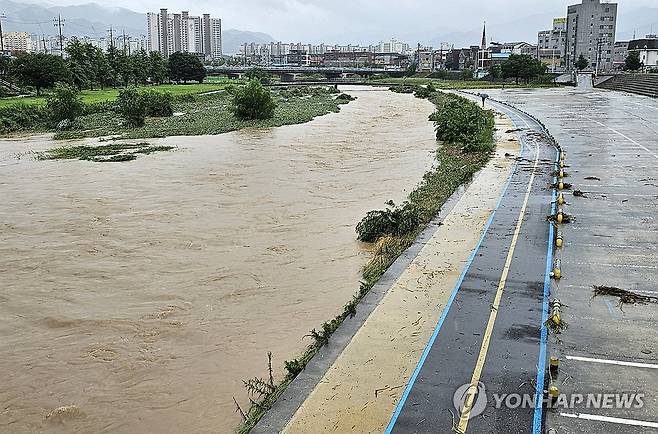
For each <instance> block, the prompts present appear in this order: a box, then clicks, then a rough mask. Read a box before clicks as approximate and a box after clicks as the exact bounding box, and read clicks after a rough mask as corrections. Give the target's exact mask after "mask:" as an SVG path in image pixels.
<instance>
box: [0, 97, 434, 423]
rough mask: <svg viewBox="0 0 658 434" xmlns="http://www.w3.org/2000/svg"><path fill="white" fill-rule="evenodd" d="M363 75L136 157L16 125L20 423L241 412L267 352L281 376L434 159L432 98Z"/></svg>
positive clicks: (13, 226) (0, 161)
mask: <svg viewBox="0 0 658 434" xmlns="http://www.w3.org/2000/svg"><path fill="white" fill-rule="evenodd" d="M348 93H350V94H352V95H354V96H357V97H358V99H357V100H356V101H353V102H351V103H350V104H349V105H346V106H343V107H342V109H341V112H340V113H337V114H330V115H327V116H323V117H320V118H317V119H316V120H314V121H312V122H310V123H307V124H302V125H292V126H286V127H280V128H273V129H260V130H253V129H252V130H242V131H236V132H233V133H228V134H223V135H218V136H195V137H169V138H165V139H151V140H147V141H148V142H150V143H152V144H154V145H173V146H177V147H178V149H177V150H175V151H173V152H162V153H156V154H152V155H145V156H141V157H139V158H137V159H136V160H135V161H130V162H122V163H94V162H90V161H79V160H59V161H38V160H36V159H34V158H33V156H31V155H30V153H29V151H44V150H46V149H49V148H52V147H55V146H61V143H59V142H57V143H55V142H52V141H51V140H49V139H48V138H47V137H45V136H35V137H30V138H21V139H10V140H2V141H0V168H1V170H2V181H1V182H2V195H3V207H2V222H1V224H2V231H0V238H1V240H0V257H1V258H2V260H0V279H1V280H2V282H3V291H2V293H1V294H0V336H2V340H0V372H2V373H3V380H2V384H3V387H2V389H1V390H0V401H2V402H3V403H4V407H3V411H2V412H0V431H11V432H14V433H22V432H35V431H39V432H72V431H76V432H89V433H91V432H93V433H98V432H140V431H148V432H163V433H165V432H196V433H199V432H229V431H231V430H232V429H233V427H234V426H235V425H236V424H237V423H238V422H239V416H238V415H237V414H236V413H235V411H234V410H235V408H234V404H233V400H232V397H233V396H235V397H236V398H237V399H238V401H239V402H241V403H242V404H243V405H244V406H245V407H246V401H247V400H246V395H245V392H244V389H243V386H242V380H243V379H247V378H250V377H253V376H263V375H265V373H266V367H267V351H272V352H273V354H274V367H275V368H276V370H277V372H276V373H278V374H279V378H280V376H281V374H282V373H281V369H282V365H283V361H284V360H285V359H291V358H294V357H295V356H296V355H298V354H299V353H300V352H301V351H302V349H303V348H304V347H305V345H306V344H307V342H306V341H304V340H302V336H304V335H305V334H307V333H308V331H309V330H310V329H311V328H314V327H317V326H318V325H319V324H321V323H322V322H323V321H325V320H327V319H329V318H332V317H333V316H334V315H335V314H336V313H338V312H339V311H340V309H341V308H342V306H343V305H344V304H345V302H346V301H347V300H349V299H350V297H351V296H352V294H353V293H354V292H355V291H356V290H357V289H358V280H359V277H360V267H361V266H362V265H363V264H364V263H366V262H367V260H368V259H369V256H370V253H369V252H368V251H367V250H366V249H365V248H364V247H363V245H361V244H360V243H358V242H357V241H356V235H355V233H354V226H355V225H356V223H357V222H358V221H359V220H360V219H361V218H362V217H363V215H365V213H366V212H367V211H369V210H371V209H374V208H381V207H383V205H384V202H385V201H386V200H389V199H393V200H395V201H396V202H399V201H402V200H403V199H404V198H405V197H406V195H407V194H408V192H409V191H410V190H411V189H413V187H414V186H415V185H416V184H417V183H418V182H419V180H420V179H421V177H422V175H423V173H424V172H425V171H426V170H428V169H429V167H430V166H431V164H432V163H433V161H434V154H433V153H434V150H435V148H436V143H435V140H434V132H433V127H432V124H431V123H430V122H428V121H427V116H428V115H429V114H430V113H431V112H432V111H433V109H434V108H433V105H432V104H431V103H430V102H428V101H427V100H421V99H416V98H413V97H412V96H410V95H400V94H394V93H391V92H387V91H385V90H374V89H363V90H361V89H359V90H355V89H349V90H348ZM92 141H93V140H85V141H76V142H75V143H76V144H88V143H90V142H92ZM58 409H66V411H64V410H58ZM70 409H74V410H75V411H72V410H70ZM49 415H50V416H49ZM53 415H55V416H57V417H54V416H53Z"/></svg>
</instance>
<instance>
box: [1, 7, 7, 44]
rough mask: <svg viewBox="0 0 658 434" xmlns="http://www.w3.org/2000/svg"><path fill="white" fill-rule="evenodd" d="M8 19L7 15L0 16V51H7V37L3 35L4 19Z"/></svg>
mask: <svg viewBox="0 0 658 434" xmlns="http://www.w3.org/2000/svg"><path fill="white" fill-rule="evenodd" d="M3 18H7V17H6V16H5V14H0V51H2V52H4V51H5V37H4V35H3V34H2V19H3Z"/></svg>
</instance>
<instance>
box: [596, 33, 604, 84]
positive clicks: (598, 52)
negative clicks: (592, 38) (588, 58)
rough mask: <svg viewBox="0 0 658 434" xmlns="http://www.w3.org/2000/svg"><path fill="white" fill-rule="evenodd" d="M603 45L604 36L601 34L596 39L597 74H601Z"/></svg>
mask: <svg viewBox="0 0 658 434" xmlns="http://www.w3.org/2000/svg"><path fill="white" fill-rule="evenodd" d="M602 45H603V38H602V37H600V36H599V38H598V39H597V41H596V70H595V76H596V77H598V76H599V62H600V61H601V46H602Z"/></svg>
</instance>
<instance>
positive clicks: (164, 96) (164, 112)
mask: <svg viewBox="0 0 658 434" xmlns="http://www.w3.org/2000/svg"><path fill="white" fill-rule="evenodd" d="M140 97H141V98H142V99H143V100H144V106H145V107H146V116H153V117H166V116H171V115H173V114H174V109H173V106H172V103H173V101H174V98H173V97H172V96H171V93H169V92H156V91H153V90H150V91H148V92H144V93H143V94H141V95H140Z"/></svg>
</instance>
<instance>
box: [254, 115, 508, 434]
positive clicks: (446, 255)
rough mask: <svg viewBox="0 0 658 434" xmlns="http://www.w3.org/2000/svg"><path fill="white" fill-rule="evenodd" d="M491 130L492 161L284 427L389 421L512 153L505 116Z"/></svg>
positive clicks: (335, 428)
mask: <svg viewBox="0 0 658 434" xmlns="http://www.w3.org/2000/svg"><path fill="white" fill-rule="evenodd" d="M497 128H498V130H499V134H498V137H497V139H498V146H497V150H496V153H495V156H494V158H493V159H492V160H491V161H490V162H489V164H487V166H486V167H485V168H484V169H483V170H482V171H481V172H480V173H479V174H478V175H477V176H476V178H475V179H474V181H473V182H472V184H471V185H470V186H469V187H468V189H467V190H466V192H465V193H464V194H463V196H462V197H461V198H460V199H459V201H458V202H457V203H456V204H455V206H454V208H453V209H452V211H451V212H450V213H449V214H448V215H447V217H446V218H445V219H444V220H443V225H442V226H440V227H439V228H438V229H437V230H436V232H434V234H433V235H432V236H431V238H430V239H429V240H428V241H427V242H426V243H425V245H424V246H423V248H422V250H420V252H419V253H418V255H417V256H416V257H415V259H414V260H413V261H412V262H411V263H410V265H409V266H408V267H407V268H406V269H405V270H404V271H403V272H402V274H401V275H400V276H399V278H398V279H397V280H396V281H395V282H394V284H393V285H392V287H391V288H390V289H389V290H388V292H387V293H386V294H385V296H384V298H383V300H382V301H381V303H379V305H378V306H377V307H376V308H375V309H374V311H373V312H372V314H371V315H370V316H369V317H368V319H367V320H366V321H365V324H364V325H363V326H362V327H361V328H360V329H359V330H358V331H357V332H356V334H355V335H354V337H353V338H352V339H351V341H350V342H349V344H348V345H347V347H346V348H345V350H344V351H343V352H342V353H341V354H340V356H338V358H337V359H336V361H335V363H333V365H332V366H331V367H330V368H329V369H328V370H327V372H326V373H325V374H324V375H323V376H322V378H321V380H320V382H319V383H318V384H317V386H316V387H315V388H314V389H313V391H312V392H311V393H310V395H309V396H308V398H307V399H306V400H305V401H304V403H303V404H302V405H301V407H300V408H299V409H298V410H297V411H296V412H295V414H294V416H293V417H292V419H291V420H290V421H289V422H288V423H287V425H286V426H285V428H284V430H283V431H284V432H287V433H308V432H313V433H323V432H381V431H382V430H383V429H384V428H385V427H386V425H387V424H388V423H389V421H390V418H391V415H392V413H393V411H394V409H395V406H396V404H397V402H398V401H399V399H400V396H401V395H402V393H403V391H404V388H405V386H406V384H407V381H408V380H409V377H410V376H411V374H412V372H413V371H414V369H415V367H416V365H417V363H418V359H419V358H420V355H421V353H422V352H423V349H424V348H425V346H426V344H427V341H428V340H429V338H430V335H431V334H432V332H433V330H434V328H435V326H436V323H437V321H438V319H439V317H440V316H441V314H442V311H443V308H444V307H445V306H446V303H447V301H448V299H449V297H450V296H451V293H452V292H453V289H454V287H455V284H456V282H457V280H458V279H459V277H460V275H461V273H462V270H463V268H464V266H465V264H466V262H467V260H468V259H469V256H470V255H471V252H472V251H473V250H474V248H475V246H476V244H477V243H478V240H479V239H480V236H481V233H482V231H483V228H484V226H485V224H486V222H487V220H488V219H489V216H490V215H491V212H492V210H493V209H494V207H495V206H496V203H497V201H498V199H499V197H500V195H501V192H502V190H503V187H504V185H505V184H506V181H507V179H508V177H509V176H510V173H511V172H512V168H513V166H514V162H515V158H514V157H515V156H517V155H519V142H518V138H517V136H516V134H515V133H513V132H510V133H505V131H508V130H512V129H513V128H514V127H513V126H512V123H511V121H510V120H509V119H507V118H503V117H502V116H497ZM506 154H507V155H506ZM274 411H276V408H275V409H274ZM259 429H260V430H261V431H260V432H263V430H262V427H260V428H257V432H259ZM264 431H265V432H271V431H272V430H268V429H266V430H264Z"/></svg>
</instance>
